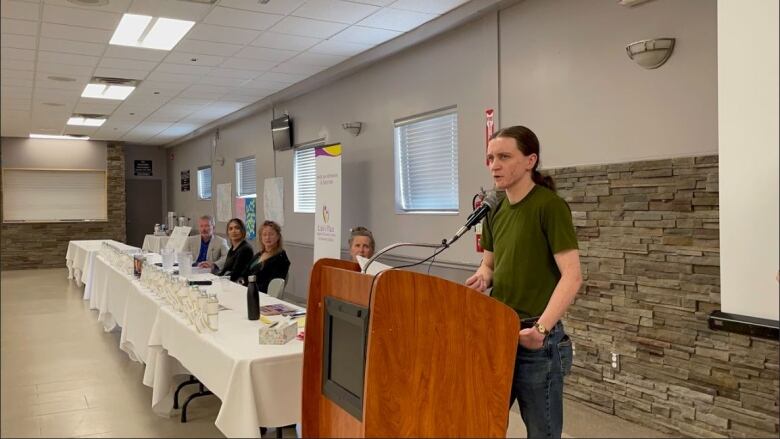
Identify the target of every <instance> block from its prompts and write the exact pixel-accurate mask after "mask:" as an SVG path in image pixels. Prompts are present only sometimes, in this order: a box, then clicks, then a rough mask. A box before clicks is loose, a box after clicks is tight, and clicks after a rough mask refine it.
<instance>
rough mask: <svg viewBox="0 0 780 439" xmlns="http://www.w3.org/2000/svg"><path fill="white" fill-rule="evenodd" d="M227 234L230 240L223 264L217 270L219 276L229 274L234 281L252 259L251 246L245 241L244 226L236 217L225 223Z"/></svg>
mask: <svg viewBox="0 0 780 439" xmlns="http://www.w3.org/2000/svg"><path fill="white" fill-rule="evenodd" d="M227 236H228V239H229V240H230V250H228V253H227V258H226V259H225V266H224V267H222V270H221V271H220V272H219V275H220V276H230V280H231V281H233V282H235V281H237V280H238V278H240V277H241V275H242V274H243V273H244V271H246V269H247V267H248V266H249V261H251V260H252V253H253V250H252V246H251V245H249V243H248V242H246V226H245V225H244V222H243V221H241V220H240V219H238V218H233V219H232V220H230V221H228V224H227Z"/></svg>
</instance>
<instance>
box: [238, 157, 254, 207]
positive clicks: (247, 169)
mask: <svg viewBox="0 0 780 439" xmlns="http://www.w3.org/2000/svg"><path fill="white" fill-rule="evenodd" d="M236 196H237V197H239V198H252V197H256V196H257V171H256V168H255V158H254V157H247V158H244V159H239V160H236Z"/></svg>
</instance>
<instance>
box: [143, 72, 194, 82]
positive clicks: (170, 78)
mask: <svg viewBox="0 0 780 439" xmlns="http://www.w3.org/2000/svg"><path fill="white" fill-rule="evenodd" d="M198 78H199V76H192V75H179V74H174V73H164V72H157V71H154V72H152V73H150V74H149V76H147V79H149V80H150V81H162V82H178V83H181V84H194V83H195V82H197V80H198Z"/></svg>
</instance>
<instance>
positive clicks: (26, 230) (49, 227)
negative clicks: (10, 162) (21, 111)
mask: <svg viewBox="0 0 780 439" xmlns="http://www.w3.org/2000/svg"><path fill="white" fill-rule="evenodd" d="M107 148H108V150H107V154H106V155H107V161H108V163H107V168H106V170H107V172H108V188H107V189H108V222H104V223H91V222H90V223H39V224H2V234H1V236H0V247H1V248H2V255H1V256H2V261H1V262H2V263H1V264H0V268H1V269H2V270H17V269H28V268H44V267H64V266H65V253H66V252H67V249H68V241H71V240H77V239H114V240H117V241H121V242H124V241H125V154H124V148H123V147H122V145H117V144H109V145H108V147H107ZM1 189H2V188H0V190H1ZM0 195H1V194H0ZM1 199H2V197H1V196H0V200H1ZM0 202H1V201H0Z"/></svg>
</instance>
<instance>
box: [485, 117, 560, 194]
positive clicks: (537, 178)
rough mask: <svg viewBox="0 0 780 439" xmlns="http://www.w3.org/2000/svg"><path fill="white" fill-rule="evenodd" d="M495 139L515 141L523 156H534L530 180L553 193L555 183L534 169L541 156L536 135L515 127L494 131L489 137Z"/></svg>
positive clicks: (527, 129)
mask: <svg viewBox="0 0 780 439" xmlns="http://www.w3.org/2000/svg"><path fill="white" fill-rule="evenodd" d="M497 137H509V138H512V139H515V143H517V149H519V150H520V152H522V153H523V155H525V156H529V155H531V154H536V163H534V168H533V169H532V171H531V178H532V179H533V181H534V183H536V184H538V185H540V186H544V187H546V188H547V189H550V190H551V191H555V181H554V180H553V178H552V177H550V176H549V175H544V174H542V173H541V172H539V171H537V170H536V168H537V167H539V162H540V161H541V156H540V155H539V139H538V138H537V137H536V134H534V132H533V131H531V130H530V129H529V128H526V127H524V126H522V125H515V126H512V127H509V128H503V129H500V130H498V131H496V132H495V133H494V134H493V135H492V136H490V140H493V139H495V138H497Z"/></svg>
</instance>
